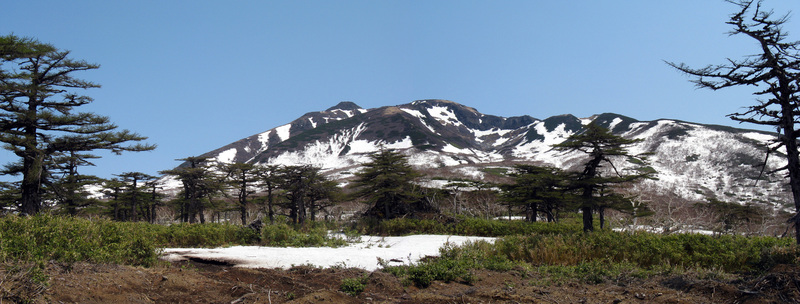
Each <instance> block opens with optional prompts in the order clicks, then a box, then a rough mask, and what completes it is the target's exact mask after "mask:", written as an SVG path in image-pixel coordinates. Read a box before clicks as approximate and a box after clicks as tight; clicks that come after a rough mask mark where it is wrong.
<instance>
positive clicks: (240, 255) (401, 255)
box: [161, 235, 496, 271]
mask: <svg viewBox="0 0 800 304" xmlns="http://www.w3.org/2000/svg"><path fill="white" fill-rule="evenodd" d="M495 240H496V238H491V237H476V236H448V235H411V236H389V237H377V236H361V238H360V242H358V243H352V244H349V245H347V246H345V247H339V248H329V247H301V248H291V247H289V248H284V247H261V246H233V247H227V248H214V249H206V248H166V249H164V251H163V253H162V256H161V258H162V259H164V260H168V261H183V260H187V259H189V258H201V259H207V260H214V261H221V262H229V263H233V264H235V266H237V267H247V268H282V269H288V268H291V267H293V266H297V265H313V266H318V267H323V268H328V267H334V266H337V267H338V266H344V267H355V268H361V269H364V270H367V271H375V270H378V269H380V268H381V265H379V264H378V259H382V260H384V261H387V262H389V261H402V264H411V263H417V262H419V260H420V259H421V258H424V257H426V256H438V255H439V248H441V247H442V246H462V245H464V244H467V243H469V242H479V241H483V242H489V243H493V242H494V241H495ZM395 263H397V262H395ZM393 265H397V264H393Z"/></svg>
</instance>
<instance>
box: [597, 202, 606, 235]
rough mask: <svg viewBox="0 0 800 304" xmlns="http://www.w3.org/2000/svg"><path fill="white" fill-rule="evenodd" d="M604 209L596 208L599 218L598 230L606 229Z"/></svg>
mask: <svg viewBox="0 0 800 304" xmlns="http://www.w3.org/2000/svg"><path fill="white" fill-rule="evenodd" d="M605 213H606V207H600V208H597V214H598V216H599V217H600V230H603V228H605V227H606V215H605Z"/></svg>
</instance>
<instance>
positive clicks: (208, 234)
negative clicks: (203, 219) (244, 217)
mask: <svg viewBox="0 0 800 304" xmlns="http://www.w3.org/2000/svg"><path fill="white" fill-rule="evenodd" d="M152 228H153V229H154V230H156V231H158V234H159V240H160V243H162V244H164V245H165V246H169V247H221V246H230V245H254V244H258V241H259V234H258V232H256V231H254V230H253V229H250V228H248V227H243V226H239V225H232V224H218V223H204V224H199V223H193V224H189V223H180V224H173V225H169V226H159V225H153V227H152Z"/></svg>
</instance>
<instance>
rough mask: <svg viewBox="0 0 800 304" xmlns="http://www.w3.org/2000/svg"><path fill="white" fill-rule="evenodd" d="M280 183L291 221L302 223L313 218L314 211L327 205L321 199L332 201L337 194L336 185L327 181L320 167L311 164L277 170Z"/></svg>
mask: <svg viewBox="0 0 800 304" xmlns="http://www.w3.org/2000/svg"><path fill="white" fill-rule="evenodd" d="M278 176H279V178H280V185H279V187H280V188H281V189H282V190H283V196H285V198H286V199H285V203H284V204H283V205H284V207H285V208H286V209H289V218H291V219H292V222H293V223H297V224H301V225H302V224H304V223H305V221H306V219H308V218H310V219H311V220H315V218H314V217H315V216H316V212H317V211H318V210H320V209H321V208H325V207H327V206H326V205H322V204H320V203H321V202H322V201H329V202H333V201H334V200H335V198H336V195H337V194H338V192H339V190H338V185H336V183H335V182H332V181H329V180H328V179H327V178H325V177H324V176H323V175H322V174H321V173H320V169H319V168H317V167H313V166H308V165H305V166H286V167H283V168H281V169H280V171H279V175H278Z"/></svg>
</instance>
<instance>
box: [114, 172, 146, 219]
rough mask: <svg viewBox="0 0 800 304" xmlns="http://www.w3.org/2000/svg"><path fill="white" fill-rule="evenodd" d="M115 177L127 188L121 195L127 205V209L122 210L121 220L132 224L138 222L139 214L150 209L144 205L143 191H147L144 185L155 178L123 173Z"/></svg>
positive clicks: (140, 173)
mask: <svg viewBox="0 0 800 304" xmlns="http://www.w3.org/2000/svg"><path fill="white" fill-rule="evenodd" d="M117 176H118V177H119V178H120V180H121V181H122V182H123V183H124V184H125V185H126V186H125V188H127V189H126V190H125V192H123V195H122V197H123V201H124V202H125V204H126V205H127V206H126V207H127V208H124V209H123V214H124V216H123V218H124V219H125V220H128V221H132V222H135V221H138V220H139V214H142V213H147V212H148V211H149V209H150V208H149V204H145V202H147V201H148V199H147V193H146V192H145V190H144V189H147V188H146V183H147V182H148V181H151V180H152V179H154V178H155V177H154V176H152V175H149V174H145V173H142V172H125V173H122V174H119V175H117Z"/></svg>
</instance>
